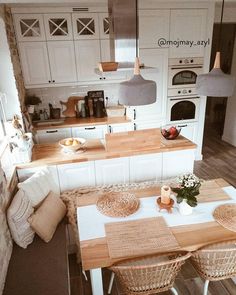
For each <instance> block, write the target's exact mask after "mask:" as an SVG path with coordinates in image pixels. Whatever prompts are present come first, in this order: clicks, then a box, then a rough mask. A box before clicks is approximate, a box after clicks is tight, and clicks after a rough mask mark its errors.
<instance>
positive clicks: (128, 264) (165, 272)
mask: <svg viewBox="0 0 236 295" xmlns="http://www.w3.org/2000/svg"><path fill="white" fill-rule="evenodd" d="M190 256H191V254H190V253H187V252H176V253H169V254H163V255H155V256H154V255H152V256H147V257H143V258H136V259H129V260H126V261H122V262H120V263H118V264H116V265H113V266H111V267H110V269H111V270H112V271H113V272H114V273H115V274H116V277H117V279H118V281H119V283H120V286H121V288H122V291H123V292H124V293H125V294H130V295H133V294H153V293H159V292H163V291H167V290H169V289H170V288H172V286H173V284H174V280H175V278H176V276H177V274H178V272H179V271H180V269H181V266H182V265H183V264H184V262H185V260H186V259H188V258H189V257H190Z"/></svg>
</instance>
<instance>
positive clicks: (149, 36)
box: [139, 9, 170, 48]
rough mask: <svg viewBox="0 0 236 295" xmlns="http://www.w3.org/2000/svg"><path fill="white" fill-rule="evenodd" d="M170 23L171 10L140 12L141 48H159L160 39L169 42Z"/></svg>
mask: <svg viewBox="0 0 236 295" xmlns="http://www.w3.org/2000/svg"><path fill="white" fill-rule="evenodd" d="M169 22H170V10H169V9H162V10H157V9H153V10H139V48H159V47H160V46H159V42H158V40H159V39H165V40H169ZM161 47H169V46H168V45H167V44H165V45H163V46H161Z"/></svg>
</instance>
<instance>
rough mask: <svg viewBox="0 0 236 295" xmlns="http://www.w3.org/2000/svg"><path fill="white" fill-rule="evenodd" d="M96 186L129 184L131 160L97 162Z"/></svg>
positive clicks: (116, 159)
mask: <svg viewBox="0 0 236 295" xmlns="http://www.w3.org/2000/svg"><path fill="white" fill-rule="evenodd" d="M95 171H96V172H95V173H96V185H107V184H117V183H128V182H129V158H125V157H124V158H114V159H106V160H98V161H95Z"/></svg>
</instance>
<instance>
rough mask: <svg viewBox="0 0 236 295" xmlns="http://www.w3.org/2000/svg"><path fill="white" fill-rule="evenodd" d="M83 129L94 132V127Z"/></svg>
mask: <svg viewBox="0 0 236 295" xmlns="http://www.w3.org/2000/svg"><path fill="white" fill-rule="evenodd" d="M84 129H85V130H94V129H96V127H85V128H84Z"/></svg>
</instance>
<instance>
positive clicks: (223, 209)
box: [213, 204, 236, 232]
mask: <svg viewBox="0 0 236 295" xmlns="http://www.w3.org/2000/svg"><path fill="white" fill-rule="evenodd" d="M213 216H214V218H215V220H216V221H217V222H218V223H219V224H221V225H222V226H223V227H225V228H227V229H229V230H231V231H234V232H236V204H225V205H220V206H218V207H217V208H216V209H215V211H214V212H213Z"/></svg>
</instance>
